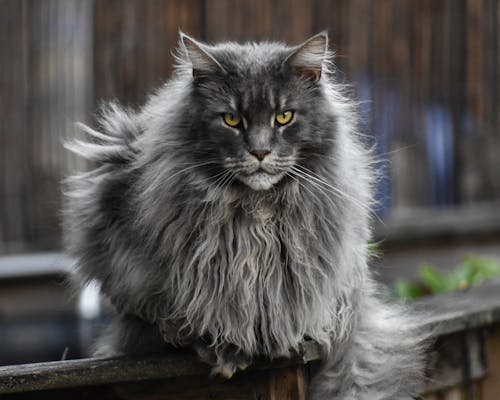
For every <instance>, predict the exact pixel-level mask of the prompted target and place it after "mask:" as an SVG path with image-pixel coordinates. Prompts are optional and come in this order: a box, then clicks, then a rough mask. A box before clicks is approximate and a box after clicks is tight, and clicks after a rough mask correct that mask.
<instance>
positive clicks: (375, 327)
mask: <svg viewBox="0 0 500 400" xmlns="http://www.w3.org/2000/svg"><path fill="white" fill-rule="evenodd" d="M361 312H362V314H361V315H360V319H359V321H358V325H357V327H356V328H355V330H354V331H353V332H352V335H351V337H350V338H349V339H348V340H347V341H346V342H344V343H342V344H334V345H333V346H332V349H331V352H330V353H329V354H327V355H326V357H325V362H324V365H323V368H322V370H320V372H319V373H318V374H317V376H316V377H315V378H314V379H313V381H312V383H311V393H310V394H311V396H310V398H311V399H313V400H333V399H335V400H382V399H383V400H409V399H413V398H415V397H416V396H417V394H418V390H419V388H420V386H421V383H422V381H423V370H424V361H425V360H424V352H425V348H426V346H427V343H428V338H429V336H430V334H429V332H424V331H423V330H422V328H421V327H420V326H419V324H418V316H416V315H411V314H410V313H409V312H408V311H407V310H406V309H405V308H404V307H402V306H398V305H391V304H385V303H383V302H381V301H379V300H378V299H376V298H369V299H368V301H366V303H365V304H364V306H363V307H362V308H361Z"/></svg>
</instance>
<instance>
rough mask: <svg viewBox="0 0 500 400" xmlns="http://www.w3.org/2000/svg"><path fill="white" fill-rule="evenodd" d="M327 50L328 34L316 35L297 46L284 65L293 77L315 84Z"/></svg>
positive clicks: (319, 76) (324, 32)
mask: <svg viewBox="0 0 500 400" xmlns="http://www.w3.org/2000/svg"><path fill="white" fill-rule="evenodd" d="M327 50H328V34H327V33H326V31H323V32H321V33H318V34H317V35H314V36H313V37H311V38H309V39H308V40H306V41H305V42H304V43H302V44H301V45H299V46H297V48H296V50H295V51H294V52H293V53H292V54H291V55H290V56H288V58H287V59H286V61H285V63H287V64H288V67H289V68H290V71H291V72H292V73H294V74H295V75H298V76H300V77H302V78H305V79H307V80H310V81H312V82H317V81H319V79H320V78H321V71H322V68H323V62H324V60H325V58H326V54H327Z"/></svg>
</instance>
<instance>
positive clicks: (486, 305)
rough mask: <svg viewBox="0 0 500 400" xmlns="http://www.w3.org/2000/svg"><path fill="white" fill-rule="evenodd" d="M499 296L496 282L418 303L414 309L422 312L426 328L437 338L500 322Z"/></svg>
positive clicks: (497, 281) (422, 321)
mask: <svg viewBox="0 0 500 400" xmlns="http://www.w3.org/2000/svg"><path fill="white" fill-rule="evenodd" d="M499 293H500V280H498V279H496V280H492V281H490V282H487V283H484V284H482V285H478V286H475V287H471V288H469V289H466V290H464V291H458V292H454V293H448V294H444V295H440V296H435V297H429V298H427V299H424V300H421V301H417V302H415V304H414V307H415V309H417V310H420V311H421V312H422V313H423V314H422V320H421V323H422V326H423V327H426V328H428V329H432V330H433V331H434V332H435V334H436V336H437V335H447V334H451V333H456V332H461V331H467V330H469V329H474V328H478V327H483V326H490V325H493V324H494V323H497V322H500V295H499Z"/></svg>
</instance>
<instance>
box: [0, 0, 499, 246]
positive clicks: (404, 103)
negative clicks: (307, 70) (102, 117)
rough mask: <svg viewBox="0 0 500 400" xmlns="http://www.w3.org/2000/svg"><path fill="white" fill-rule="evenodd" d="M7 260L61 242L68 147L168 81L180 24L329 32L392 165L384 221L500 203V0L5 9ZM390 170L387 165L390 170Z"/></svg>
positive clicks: (0, 54) (290, 37) (203, 33)
mask: <svg viewBox="0 0 500 400" xmlns="http://www.w3.org/2000/svg"><path fill="white" fill-rule="evenodd" d="M0 9H1V13H0V88H1V89H0V90H1V96H0V130H1V131H0V252H20V251H32V250H40V249H49V248H57V247H59V246H60V229H59V224H58V209H59V206H60V192H59V185H58V182H59V181H60V179H61V178H62V177H63V176H64V175H65V174H67V173H68V172H71V171H74V170H75V169H81V168H83V167H84V164H83V163H82V162H81V161H80V160H77V159H75V158H73V157H72V156H70V155H69V154H68V153H66V152H65V151H64V150H63V149H62V147H61V141H62V140H63V139H67V138H71V137H73V136H74V135H75V129H74V126H73V121H75V120H80V121H91V119H92V112H93V110H94V109H95V107H96V104H97V103H98V102H99V101H101V99H104V100H109V99H112V98H117V99H118V100H120V101H122V102H125V103H127V104H131V105H138V104H140V103H141V102H143V101H144V99H145V97H146V94H147V93H148V92H149V91H150V90H151V89H152V88H154V87H155V86H156V85H158V84H159V83H160V82H162V81H164V80H165V79H166V78H167V77H168V76H169V73H170V71H171V65H172V61H173V58H172V56H171V53H170V52H171V50H172V48H173V47H174V46H175V45H176V42H177V31H178V29H179V28H181V29H183V30H185V31H186V32H188V33H190V34H192V35H194V36H195V37H198V38H200V39H202V40H207V41H218V40H223V39H234V40H261V39H277V40H284V41H287V42H289V43H298V42H300V41H302V40H304V39H305V38H306V37H308V36H309V35H311V34H313V33H316V32H318V31H320V30H323V29H327V30H328V31H329V33H330V37H331V44H332V47H333V48H334V49H336V52H337V64H338V65H339V67H340V71H343V72H339V75H338V76H339V79H344V77H345V78H346V79H348V80H354V81H356V82H357V86H356V87H357V95H358V97H359V98H360V99H362V100H369V101H368V102H365V103H363V106H362V112H363V118H364V121H365V123H366V130H367V132H369V133H370V134H373V135H374V136H375V137H376V138H377V142H378V145H377V148H378V152H379V153H380V154H381V155H382V156H385V157H386V158H388V159H389V161H390V163H389V164H387V165H386V166H385V167H384V168H386V173H387V175H388V177H390V178H391V181H390V182H389V181H385V182H384V183H383V184H382V185H381V186H380V190H379V192H380V193H379V199H380V200H381V204H382V206H381V210H380V211H381V213H384V212H388V211H391V212H392V213H398V212H400V211H401V210H406V209H408V208H412V207H416V206H429V205H451V204H458V203H468V202H475V201H491V200H496V199H499V198H500V180H499V179H498V177H497V171H499V170H500V157H499V154H500V139H499V137H500V136H499V134H498V128H499V126H500V76H499V74H500V2H498V1H497V0H378V1H376V2H375V1H371V0H336V1H330V0H275V1H267V0H256V1H244V0H168V1H160V0H123V1H116V0H95V1H91V0H0ZM382 167H383V166H382Z"/></svg>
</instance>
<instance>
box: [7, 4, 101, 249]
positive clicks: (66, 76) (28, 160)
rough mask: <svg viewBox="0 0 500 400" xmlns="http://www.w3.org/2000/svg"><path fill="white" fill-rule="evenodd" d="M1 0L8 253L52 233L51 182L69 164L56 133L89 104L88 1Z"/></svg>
mask: <svg viewBox="0 0 500 400" xmlns="http://www.w3.org/2000/svg"><path fill="white" fill-rule="evenodd" d="M3 3H4V4H2V7H7V12H6V13H4V12H2V16H5V18H6V19H7V21H6V24H2V28H4V27H5V28H6V29H7V32H3V33H4V34H2V38H5V39H4V41H3V42H2V43H1V44H0V51H1V52H2V53H4V52H10V54H6V56H5V57H2V77H1V78H0V80H2V93H5V94H8V95H6V96H5V97H4V96H2V97H4V98H5V100H6V107H5V108H4V107H2V109H3V110H4V111H5V115H4V117H3V118H2V124H1V125H2V134H1V137H2V141H3V140H5V143H2V144H5V145H4V146H2V149H0V152H2V153H3V154H2V168H1V170H0V173H1V175H2V177H3V178H2V181H3V184H2V191H1V193H2V196H1V197H2V201H1V202H0V221H1V223H0V231H2V236H3V239H2V244H1V245H0V251H1V250H2V249H1V247H2V245H3V246H4V248H5V251H10V252H14V251H15V252H21V251H26V250H32V251H33V250H38V249H44V248H54V247H56V246H58V243H59V240H60V231H59V228H58V226H59V223H58V221H59V216H58V215H59V209H60V195H59V193H60V189H59V181H60V179H61V178H62V177H63V176H64V175H65V174H66V173H67V172H68V171H70V170H71V168H70V167H71V165H72V164H73V163H74V161H73V160H74V159H73V158H70V157H68V155H67V154H66V152H65V151H64V150H63V149H62V146H61V143H62V139H63V138H67V137H72V136H74V133H73V132H74V121H75V120H85V116H86V115H88V113H89V110H90V104H89V100H90V98H89V96H88V94H89V92H88V87H89V73H90V72H91V69H90V68H88V61H89V60H91V56H90V54H89V52H88V50H89V46H88V44H89V42H90V39H91V37H90V36H89V35H88V33H89V30H88V27H89V26H90V24H89V22H90V21H89V19H88V18H89V17H90V12H89V11H90V10H91V8H92V2H91V1H86V0H69V1H65V0H50V1H43V2H38V1H30V0H23V1H19V2H16V1H9V0H7V1H4V2H3ZM2 10H3V11H5V8H2ZM75 71H77V73H75ZM3 89H5V90H3ZM13 99H14V101H13ZM79 165H80V166H81V163H79Z"/></svg>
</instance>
